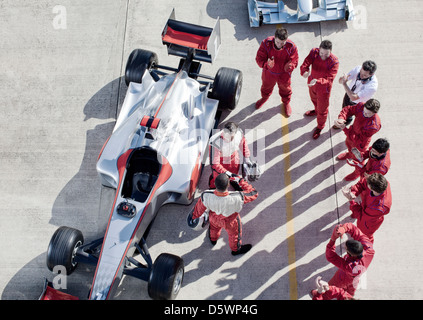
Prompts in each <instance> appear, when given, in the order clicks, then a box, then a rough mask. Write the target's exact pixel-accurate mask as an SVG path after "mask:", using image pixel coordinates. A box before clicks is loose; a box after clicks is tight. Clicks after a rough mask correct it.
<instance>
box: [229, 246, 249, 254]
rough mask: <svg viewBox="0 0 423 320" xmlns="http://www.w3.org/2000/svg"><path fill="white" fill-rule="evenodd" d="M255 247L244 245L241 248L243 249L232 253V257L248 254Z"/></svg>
mask: <svg viewBox="0 0 423 320" xmlns="http://www.w3.org/2000/svg"><path fill="white" fill-rule="evenodd" d="M252 247H253V246H252V245H251V244H243V245H242V246H241V248H239V249H238V250H237V251H232V252H231V253H232V255H233V256H237V255H239V254H244V253H247V252H248V251H250V249H251V248H252Z"/></svg>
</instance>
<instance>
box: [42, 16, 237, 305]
mask: <svg viewBox="0 0 423 320" xmlns="http://www.w3.org/2000/svg"><path fill="white" fill-rule="evenodd" d="M162 41H163V43H164V44H165V45H166V46H167V48H168V53H169V54H172V55H176V56H180V57H181V59H180V63H179V66H178V67H177V68H171V67H167V66H161V65H159V64H158V59H157V55H156V54H155V53H153V52H151V51H147V50H142V49H136V50H134V51H133V52H132V53H131V54H130V56H129V58H128V62H127V65H126V71H125V81H126V83H127V85H128V90H127V93H126V97H125V100H124V102H123V105H122V109H121V111H120V114H119V117H118V119H117V121H116V125H115V127H114V129H113V132H112V134H111V136H110V137H109V139H108V140H107V141H106V143H105V144H104V146H103V149H102V150H101V152H100V155H99V158H98V162H97V171H98V173H99V176H100V179H101V182H102V184H103V185H104V186H106V187H110V188H113V189H115V190H116V193H115V197H114V201H113V206H112V208H111V213H110V218H109V221H108V224H107V229H106V232H105V235H104V238H101V239H98V240H95V241H93V242H91V243H88V244H84V238H83V236H82V233H81V232H80V231H79V230H76V229H73V228H70V227H60V228H59V229H58V230H57V231H56V232H55V233H54V235H53V237H52V239H51V241H50V244H49V246H48V251H47V266H48V268H49V269H50V270H52V271H53V269H54V267H55V266H58V265H61V266H64V267H65V268H66V274H67V275H69V274H70V273H72V272H73V271H74V269H75V268H76V266H77V265H78V263H90V264H94V265H96V271H95V274H94V279H93V282H92V287H91V290H90V293H89V298H90V299H108V298H112V297H113V292H114V289H115V288H116V287H117V286H118V285H119V282H120V280H121V278H122V276H123V275H124V274H125V275H130V276H134V277H137V278H139V279H143V280H145V281H148V293H149V295H150V297H151V298H153V299H174V298H175V297H176V295H177V294H178V292H179V290H180V288H181V285H182V280H183V276H184V263H183V260H182V259H181V258H180V257H178V256H175V255H173V254H169V253H162V254H161V255H159V256H158V257H157V259H156V260H155V261H154V263H153V261H152V259H151V257H150V254H149V252H148V249H147V245H146V242H145V239H144V238H145V234H146V232H147V231H148V230H149V227H151V224H152V222H153V221H154V218H155V216H156V214H157V212H158V210H159V209H160V207H161V206H162V205H164V204H167V203H177V204H184V205H188V204H190V203H191V202H192V201H193V197H194V193H195V190H196V187H197V183H198V180H199V177H200V175H201V171H202V167H203V165H204V162H205V160H206V159H207V154H208V144H209V137H210V134H211V132H212V129H213V128H216V126H217V123H218V116H217V115H218V114H219V110H222V109H230V110H232V109H234V108H235V106H236V105H237V103H238V100H239V96H240V93H241V87H242V73H241V71H239V70H236V69H231V68H220V69H219V70H218V72H217V74H216V76H215V77H210V76H206V75H202V74H201V73H200V68H201V63H200V62H212V61H213V60H214V58H215V56H216V54H217V51H218V47H219V45H220V23H219V19H218V20H217V22H216V25H215V27H214V28H207V27H203V26H198V25H193V24H189V23H185V22H181V21H178V20H176V19H175V14H174V11H172V14H171V16H170V18H169V19H168V21H167V23H166V26H165V28H164V30H163V33H162ZM199 79H202V80H199ZM184 218H185V217H184ZM136 253H139V254H140V255H139V256H138V255H136V257H134V254H136ZM138 257H142V258H143V260H144V261H143V262H140V261H139V260H138V259H136V258H138ZM53 289H54V288H49V297H50V298H51V297H53V298H54V297H55V295H54V290H53ZM52 292H53V294H52ZM56 297H57V298H60V295H59V293H58V295H57V296H56ZM41 298H42V299H43V298H45V295H42V297H41Z"/></svg>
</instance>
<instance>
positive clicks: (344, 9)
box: [248, 0, 355, 27]
mask: <svg viewBox="0 0 423 320" xmlns="http://www.w3.org/2000/svg"><path fill="white" fill-rule="evenodd" d="M248 15H249V21H250V27H259V26H261V25H263V24H281V23H284V24H285V23H308V22H320V21H329V20H348V21H351V20H354V18H355V13H354V7H353V3H352V0H319V5H318V7H317V8H313V0H298V1H297V10H296V12H295V13H290V12H289V11H288V9H287V6H286V5H285V3H284V2H283V1H281V0H278V1H273V2H271V1H270V2H269V1H267V2H265V1H259V0H248Z"/></svg>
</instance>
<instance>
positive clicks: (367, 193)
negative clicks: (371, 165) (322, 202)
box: [342, 173, 392, 243]
mask: <svg viewBox="0 0 423 320" xmlns="http://www.w3.org/2000/svg"><path fill="white" fill-rule="evenodd" d="M342 191H343V193H344V195H345V196H346V197H347V199H348V200H350V210H351V211H352V214H351V218H353V219H357V227H358V228H359V229H360V230H361V231H362V232H363V233H364V234H365V235H366V236H368V237H369V239H370V241H371V242H372V243H373V242H374V236H373V235H374V233H375V232H376V230H378V229H379V228H380V226H381V225H382V223H383V221H384V219H385V215H387V214H388V213H389V212H390V211H391V206H392V194H391V187H390V185H389V182H388V181H387V180H386V178H385V176H383V175H381V174H380V173H373V174H371V175H370V176H368V177H367V178H363V179H361V180H360V181H359V182H358V183H357V184H355V185H353V186H352V187H350V188H344V189H342ZM358 196H360V198H361V201H356V198H357V197H358Z"/></svg>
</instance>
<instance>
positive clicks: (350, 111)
mask: <svg viewBox="0 0 423 320" xmlns="http://www.w3.org/2000/svg"><path fill="white" fill-rule="evenodd" d="M363 109H364V103H362V102H360V103H358V104H355V105H353V106H346V107H344V108H343V109H342V111H341V113H340V114H339V116H338V119H344V120H346V119H347V118H349V117H351V116H355V119H354V122H353V124H352V125H351V126H350V127H349V128H345V129H344V132H345V134H346V136H347V139H346V140H345V144H346V145H347V147H348V151H349V156H348V158H353V157H354V156H353V155H352V153H351V149H352V148H357V149H358V150H359V151H360V152H364V151H365V150H367V148H368V147H369V144H370V140H371V137H372V136H373V135H374V134H375V133H376V132H378V131H379V130H380V128H381V127H382V125H381V122H380V118H379V115H378V114H377V113H375V114H374V115H373V116H372V117H370V118H366V117H365V116H364V115H363Z"/></svg>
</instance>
